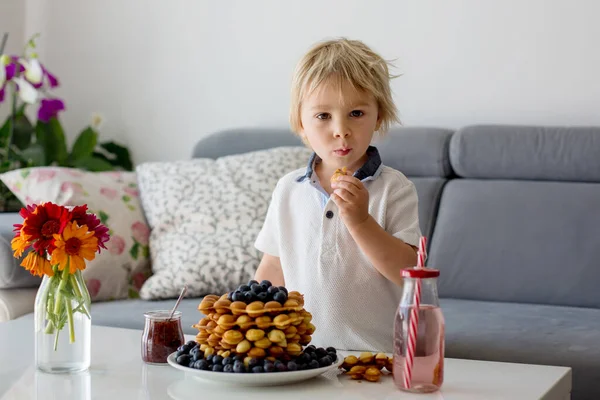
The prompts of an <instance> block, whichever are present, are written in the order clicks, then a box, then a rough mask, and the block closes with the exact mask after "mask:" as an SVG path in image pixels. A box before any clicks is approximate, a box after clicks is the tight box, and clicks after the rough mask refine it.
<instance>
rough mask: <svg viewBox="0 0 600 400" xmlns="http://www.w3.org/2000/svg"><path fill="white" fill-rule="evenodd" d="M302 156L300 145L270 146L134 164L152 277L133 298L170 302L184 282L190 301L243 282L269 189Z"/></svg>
mask: <svg viewBox="0 0 600 400" xmlns="http://www.w3.org/2000/svg"><path fill="white" fill-rule="evenodd" d="M310 154H311V152H310V151H309V150H308V149H306V148H303V147H278V148H273V149H269V150H261V151H255V152H251V153H245V154H240V155H233V156H226V157H222V158H219V159H217V160H211V159H196V160H189V161H176V162H153V163H145V164H142V165H140V166H138V167H137V174H138V182H139V189H140V197H141V201H142V206H143V208H144V211H145V214H146V217H147V220H148V223H149V225H150V228H151V230H152V231H151V234H150V256H151V259H152V272H153V275H152V276H151V277H150V278H149V279H148V280H147V281H146V282H145V283H144V285H143V286H142V289H141V291H140V297H141V298H143V299H146V300H150V299H166V298H172V297H177V296H178V295H179V292H180V291H181V288H182V287H183V285H184V284H187V285H188V296H190V297H196V296H202V295H205V294H208V293H217V294H219V293H225V292H226V291H229V290H231V289H232V288H234V287H235V286H237V285H239V284H240V283H241V282H244V281H247V280H248V279H251V276H252V275H253V274H254V272H255V270H256V268H257V267H258V264H259V262H260V257H261V253H260V252H259V251H258V250H256V249H255V248H254V241H255V239H256V237H257V236H258V232H259V231H260V229H261V227H262V225H263V222H264V219H265V216H266V213H267V208H268V206H269V202H270V200H271V194H272V191H273V189H274V188H275V185H276V184H277V181H278V180H279V178H281V177H282V176H283V175H285V174H286V173H288V172H290V171H293V170H295V169H298V168H302V167H304V166H305V165H306V162H307V161H308V158H309V157H310Z"/></svg>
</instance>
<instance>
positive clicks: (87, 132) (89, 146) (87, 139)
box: [69, 127, 98, 162]
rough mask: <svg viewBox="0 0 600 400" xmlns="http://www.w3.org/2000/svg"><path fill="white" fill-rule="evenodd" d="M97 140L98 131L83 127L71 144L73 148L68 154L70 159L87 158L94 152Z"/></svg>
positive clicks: (72, 160)
mask: <svg viewBox="0 0 600 400" xmlns="http://www.w3.org/2000/svg"><path fill="white" fill-rule="evenodd" d="M97 142H98V133H96V131H94V130H93V129H92V128H90V127H87V128H86V129H84V130H83V131H82V132H81V133H80V134H79V136H78V137H77V139H76V140H75V143H74V144H73V150H72V151H71V155H70V156H69V158H70V161H71V162H74V161H76V160H81V159H84V158H89V157H90V156H91V155H92V153H93V152H94V149H95V148H96V143H97Z"/></svg>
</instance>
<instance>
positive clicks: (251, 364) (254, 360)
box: [248, 358, 259, 369]
mask: <svg viewBox="0 0 600 400" xmlns="http://www.w3.org/2000/svg"><path fill="white" fill-rule="evenodd" d="M257 365H259V360H258V358H251V359H250V361H248V368H250V369H253V368H254V367H256V366H257Z"/></svg>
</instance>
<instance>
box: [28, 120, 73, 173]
mask: <svg viewBox="0 0 600 400" xmlns="http://www.w3.org/2000/svg"><path fill="white" fill-rule="evenodd" d="M35 133H36V140H37V143H38V144H40V146H42V147H43V148H44V153H45V154H46V162H45V165H51V164H52V163H54V162H56V163H58V165H60V166H66V161H67V144H66V142H65V132H64V131H63V128H62V126H61V125H60V121H59V120H58V119H56V118H52V119H51V120H50V121H49V122H43V121H38V122H37V125H36V127H35Z"/></svg>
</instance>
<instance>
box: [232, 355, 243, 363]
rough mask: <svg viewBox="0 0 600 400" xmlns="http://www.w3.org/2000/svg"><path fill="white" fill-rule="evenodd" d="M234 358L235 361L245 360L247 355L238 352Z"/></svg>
mask: <svg viewBox="0 0 600 400" xmlns="http://www.w3.org/2000/svg"><path fill="white" fill-rule="evenodd" d="M234 358H235V361H240V362H244V358H245V357H244V355H243V354H237V355H236V356H235V357H234Z"/></svg>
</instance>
